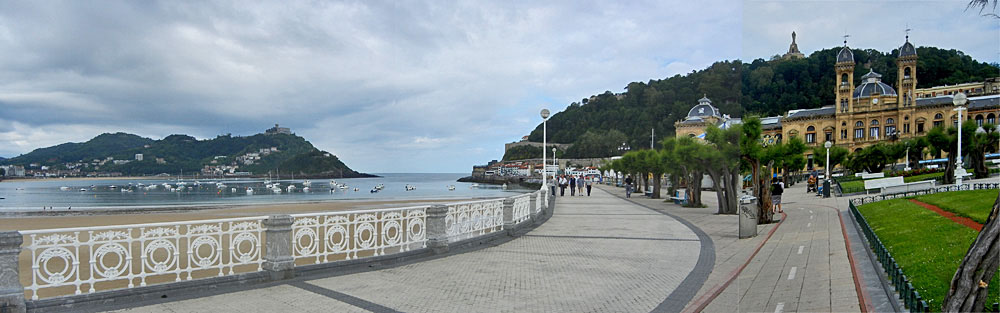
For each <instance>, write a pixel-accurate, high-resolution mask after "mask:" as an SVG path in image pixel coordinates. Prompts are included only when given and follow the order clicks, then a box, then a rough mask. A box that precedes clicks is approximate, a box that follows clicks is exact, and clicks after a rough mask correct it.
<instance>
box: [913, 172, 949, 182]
mask: <svg viewBox="0 0 1000 313" xmlns="http://www.w3.org/2000/svg"><path fill="white" fill-rule="evenodd" d="M941 176H944V172H937V173H929V174H920V175H913V176H910V177H903V182H906V183H912V182H917V181H924V180H931V179H938V178H940V177H941Z"/></svg>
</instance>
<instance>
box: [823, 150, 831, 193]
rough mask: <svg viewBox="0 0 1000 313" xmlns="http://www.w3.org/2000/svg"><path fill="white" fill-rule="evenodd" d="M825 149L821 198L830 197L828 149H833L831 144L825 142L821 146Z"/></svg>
mask: <svg viewBox="0 0 1000 313" xmlns="http://www.w3.org/2000/svg"><path fill="white" fill-rule="evenodd" d="M823 146H824V147H826V166H825V167H826V168H825V169H826V179H824V180H823V198H829V197H830V147H833V143H832V142H829V141H827V142H826V143H824V144H823Z"/></svg>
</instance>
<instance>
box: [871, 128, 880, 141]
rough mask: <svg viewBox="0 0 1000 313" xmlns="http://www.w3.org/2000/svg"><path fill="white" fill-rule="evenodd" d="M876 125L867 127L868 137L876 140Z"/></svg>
mask: <svg viewBox="0 0 1000 313" xmlns="http://www.w3.org/2000/svg"><path fill="white" fill-rule="evenodd" d="M878 130H879V128H878V127H872V128H869V129H868V138H869V139H872V140H878Z"/></svg>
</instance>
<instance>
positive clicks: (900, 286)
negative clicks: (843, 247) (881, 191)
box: [850, 201, 930, 312]
mask: <svg viewBox="0 0 1000 313" xmlns="http://www.w3.org/2000/svg"><path fill="white" fill-rule="evenodd" d="M850 208H851V214H853V215H854V219H855V220H856V221H858V225H860V226H861V232H862V233H864V234H865V239H866V240H868V246H869V247H871V249H872V252H873V253H874V254H875V256H876V258H878V261H879V263H881V264H882V268H883V269H885V272H886V274H888V275H889V281H891V282H892V285H893V286H895V287H896V292H899V296H900V297H902V298H903V305H906V308H908V309H910V312H929V311H930V307H928V305H927V301H924V299H923V298H921V297H920V293H919V292H917V289H916V288H913V284H911V283H910V280H909V279H907V277H906V275H905V274H903V270H902V269H900V268H899V265H898V264H896V259H894V258H893V257H892V254H891V253H889V249H886V248H885V245H883V244H882V240H881V239H879V238H878V236H877V235H875V231H873V230H872V228H871V226H869V225H868V220H866V219H865V217H864V216H863V215H861V212H858V208H857V207H855V206H854V202H853V201H851V204H850Z"/></svg>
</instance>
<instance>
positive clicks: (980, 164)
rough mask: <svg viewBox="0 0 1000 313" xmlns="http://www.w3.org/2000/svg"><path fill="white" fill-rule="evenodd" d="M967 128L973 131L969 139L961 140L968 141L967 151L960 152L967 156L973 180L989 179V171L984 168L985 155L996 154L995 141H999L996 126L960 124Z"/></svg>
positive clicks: (999, 135)
mask: <svg viewBox="0 0 1000 313" xmlns="http://www.w3.org/2000/svg"><path fill="white" fill-rule="evenodd" d="M965 125H969V126H965ZM967 127H968V128H975V130H973V131H972V135H971V136H969V137H968V138H969V139H965V138H962V140H969V146H968V147H969V151H968V152H966V151H965V150H962V152H964V153H966V155H968V158H969V165H970V166H971V167H972V173H973V175H974V177H975V178H987V177H990V171H989V169H988V168H987V167H986V154H987V153H993V152H997V141H998V140H1000V133H998V132H997V128H996V126H993V125H990V124H984V125H983V127H975V124H974V123H967V124H962V128H967ZM963 135H965V133H963Z"/></svg>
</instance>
